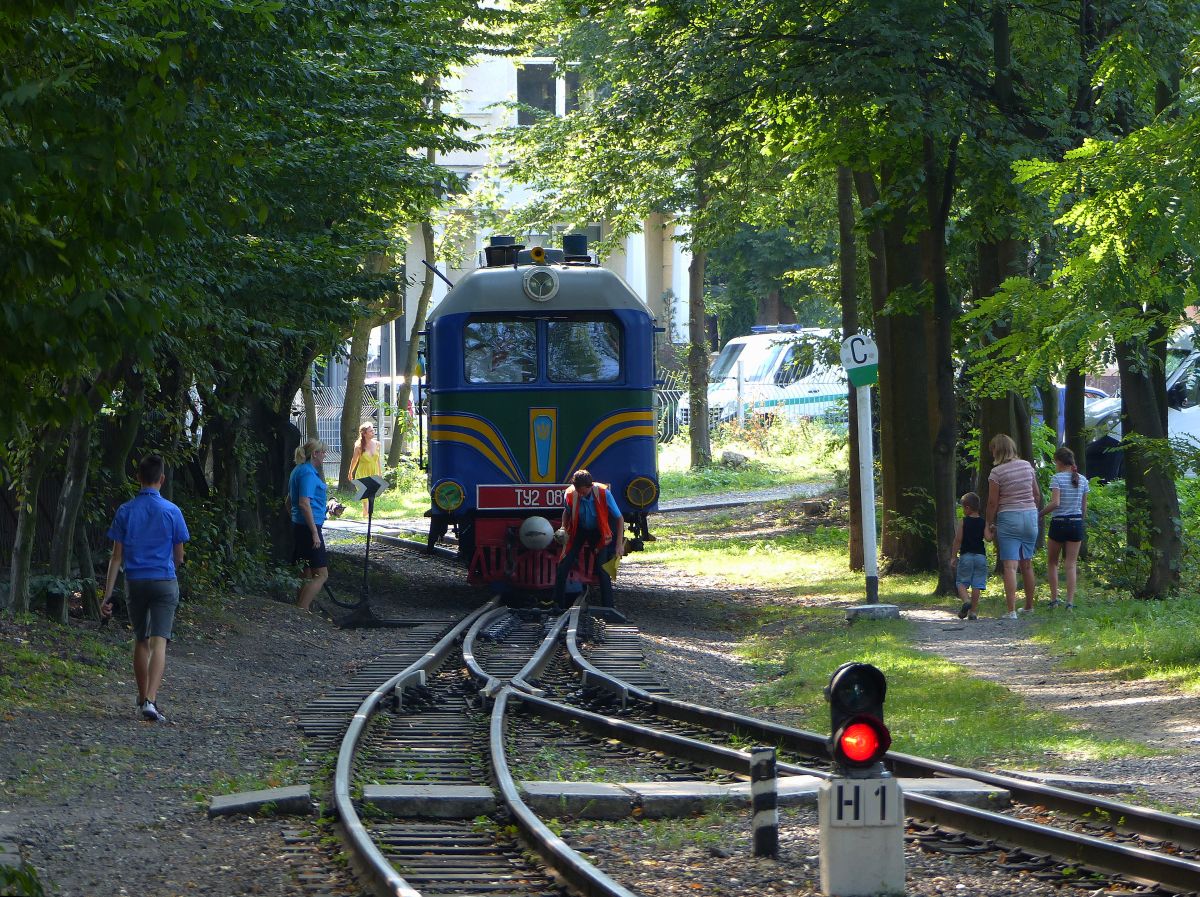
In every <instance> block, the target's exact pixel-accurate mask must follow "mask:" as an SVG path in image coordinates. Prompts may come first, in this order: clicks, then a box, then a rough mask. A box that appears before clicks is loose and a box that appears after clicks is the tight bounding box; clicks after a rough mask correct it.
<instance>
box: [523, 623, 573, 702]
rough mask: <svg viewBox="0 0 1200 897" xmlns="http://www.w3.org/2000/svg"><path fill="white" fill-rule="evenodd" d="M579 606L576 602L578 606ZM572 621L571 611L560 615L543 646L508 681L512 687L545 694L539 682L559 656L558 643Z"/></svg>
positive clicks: (536, 693)
mask: <svg viewBox="0 0 1200 897" xmlns="http://www.w3.org/2000/svg"><path fill="white" fill-rule="evenodd" d="M578 604H579V603H578V602H576V606H578ZM570 620H571V611H564V612H563V613H561V614H559V616H558V619H557V620H556V621H555V623H554V625H553V626H551V627H550V630H549V631H548V632H547V633H546V637H545V638H544V639H542V643H541V645H539V646H538V649H537V650H536V651H534V652H533V655H532V656H531V657H530V658H529V660H528V661H527V662H526V664H525V666H523V667H521V671H520V672H519V673H517V675H515V676H513V677H512V678H511V679H509V680H508V681H509V684H510V685H512V686H513V687H514V688H519V689H520V690H521V691H527V692H529V693H531V694H535V695H543V694H545V691H544V690H543V689H541V688H538V686H537V681H538V680H539V679H541V677H542V673H544V672H545V671H546V667H548V666H549V665H550V662H551V661H552V660H554V658H555V657H556V656H557V655H558V642H559V640H560V639H561V638H562V635H563V631H564V630H565V629H566V627H567V624H568V623H569V622H570Z"/></svg>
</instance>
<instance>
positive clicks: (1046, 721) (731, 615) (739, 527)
mask: <svg viewBox="0 0 1200 897" xmlns="http://www.w3.org/2000/svg"><path fill="white" fill-rule="evenodd" d="M740 513H741V516H740V517H739V516H737V515H733V516H729V517H726V516H724V515H715V516H713V517H711V518H710V519H708V520H706V521H705V522H704V523H702V524H696V525H684V524H679V523H672V522H670V521H668V522H667V523H666V524H665V525H663V526H661V527H659V528H658V536H659V540H658V541H657V542H654V543H651V544H649V545H648V546H647V552H646V554H645V555H644V556H643V557H645V559H646V560H647V561H649V562H651V563H661V564H664V565H668V566H671V567H674V568H680V569H683V570H686V571H688V572H692V573H702V574H706V575H710V576H719V577H720V578H721V579H723V580H724V581H726V582H729V583H731V584H733V585H735V586H754V587H756V588H757V589H764V588H765V589H770V590H772V592H773V594H772V595H771V597H769V598H767V599H766V600H765V601H764V600H763V599H761V597H760V598H759V599H758V600H757V601H756V602H754V603H751V602H743V603H741V604H740V605H739V606H738V607H737V608H736V609H731V610H729V611H727V612H726V614H725V616H726V619H731V620H734V621H736V624H737V625H739V626H741V627H743V629H744V631H745V637H744V639H743V641H742V644H741V649H740V650H741V652H742V654H743V656H745V657H746V658H747V659H749V660H750V661H751V662H752V663H754V664H756V665H757V666H758V668H759V673H760V675H759V677H758V678H759V679H760V681H763V682H765V684H764V685H762V686H760V687H758V688H757V689H755V690H754V692H753V693H752V694H751V696H750V697H751V700H753V701H755V702H757V703H758V704H760V705H766V706H774V707H779V708H786V709H789V710H794V711H797V712H798V715H799V718H800V720H801V724H802V725H804V726H805V727H807V728H810V729H813V730H816V731H825V730H827V729H828V726H829V709H828V705H827V704H826V703H825V700H824V697H823V695H822V689H823V688H824V686H825V684H826V683H827V682H828V679H829V676H830V674H831V673H832V672H833V671H834V670H835V669H836V668H837V667H838V666H839V665H840V664H842V663H844V662H846V661H850V660H856V661H863V662H867V663H873V664H875V665H876V666H878V667H879V668H880V669H882V670H883V671H884V672H885V673H886V674H887V676H888V701H887V721H888V724H889V726H890V727H891V729H892V733H893V738H894V739H895V746H896V749H898V750H901V751H907V752H911V753H915V754H921V755H924V756H932V757H941V758H945V759H947V760H951V761H953V762H956V763H960V764H964V765H966V764H973V763H977V762H980V761H983V760H987V761H989V762H993V763H999V764H1005V765H1023V764H1037V765H1044V764H1046V763H1047V762H1050V763H1053V761H1054V760H1056V759H1059V760H1065V759H1067V758H1071V759H1105V758H1111V757H1119V756H1141V755H1146V754H1147V753H1149V751H1148V749H1146V748H1144V747H1143V746H1141V745H1138V744H1135V743H1132V742H1128V741H1122V740H1114V739H1105V738H1101V737H1098V736H1095V735H1092V734H1089V733H1088V732H1086V731H1084V730H1083V729H1082V727H1080V726H1077V725H1075V724H1074V723H1073V722H1072V721H1070V720H1069V719H1068V718H1067V717H1065V716H1061V715H1057V714H1054V713H1049V712H1045V711H1041V710H1038V709H1037V708H1034V707H1032V706H1030V705H1028V704H1026V703H1025V701H1024V700H1022V699H1021V698H1020V697H1018V696H1016V695H1015V694H1014V693H1012V692H1010V691H1009V690H1008V689H1006V688H1004V687H1003V686H1001V685H999V684H996V683H992V682H988V681H984V680H981V679H977V678H975V677H974V676H973V675H972V674H971V673H970V672H969V671H968V670H966V669H964V668H963V667H961V666H958V665H955V664H953V663H950V662H948V661H946V660H944V659H942V658H940V657H936V656H933V655H929V654H926V653H923V652H920V651H918V650H916V649H915V648H914V647H913V633H912V627H911V624H909V623H908V622H906V621H905V620H903V619H901V620H893V621H875V622H863V623H859V624H856V625H855V626H847V625H846V622H845V617H844V609H843V608H844V605H845V604H847V603H850V602H856V601H860V600H861V599H862V596H863V592H864V584H863V577H862V574H858V573H851V572H850V571H849V570H848V569H847V567H848V565H847V560H846V548H845V545H846V539H847V536H846V531H845V529H844V528H842V527H838V526H811V525H810V526H808V527H807V528H803V529H801V528H798V527H797V523H798V521H797V520H796V519H794V518H791V517H789V516H788V515H789V513H790V512H788V511H787V509H786V506H785V505H777V506H772V507H770V508H767V509H765V510H760V511H758V512H757V513H756V514H755V516H754V517H751V518H747V517H746V515H745V512H740ZM739 531H740V533H739ZM714 532H715V533H721V535H719V536H711V535H707V534H708V533H714ZM934 585H935V580H934V578H933V577H932V576H930V575H921V576H898V575H893V576H885V577H883V579H882V580H881V581H880V597H881V599H882V600H883V601H886V602H890V603H893V604H899V605H902V606H903V605H909V606H925V605H928V604H929V603H930V597H929V596H930V595H931V594H932V593H933V590H934ZM946 602H947V604H950V603H951V601H950V599H946ZM1001 602H1002V598H999V597H993V598H991V599H989V604H988V605H986V606H985V612H987V610H988V609H990V608H991V607H992V605H994V607H995V610H996V611H998V610H999V606H1000V603H1001ZM955 603H956V602H955Z"/></svg>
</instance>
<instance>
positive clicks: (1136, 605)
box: [1034, 591, 1200, 691]
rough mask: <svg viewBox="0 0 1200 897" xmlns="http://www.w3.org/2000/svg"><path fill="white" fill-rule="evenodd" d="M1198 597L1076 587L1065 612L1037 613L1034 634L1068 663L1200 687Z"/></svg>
mask: <svg viewBox="0 0 1200 897" xmlns="http://www.w3.org/2000/svg"><path fill="white" fill-rule="evenodd" d="M1198 616H1200V598H1197V597H1195V596H1189V597H1186V598H1172V599H1170V600H1167V601H1138V600H1135V599H1132V598H1127V597H1119V596H1118V595H1115V594H1113V593H1103V592H1101V593H1099V594H1093V593H1091V592H1087V593H1084V592H1082V591H1081V593H1080V596H1079V598H1078V601H1077V603H1076V606H1075V609H1074V610H1073V611H1071V612H1070V613H1066V612H1062V613H1054V614H1039V615H1038V617H1037V623H1038V628H1037V632H1036V634H1035V635H1034V639H1035V640H1036V641H1038V642H1040V643H1041V644H1043V645H1045V646H1046V648H1047V649H1048V650H1049V651H1050V652H1051V653H1053V654H1055V655H1056V656H1057V657H1059V658H1060V660H1061V663H1062V665H1063V666H1065V667H1066V668H1068V669H1073V670H1096V669H1100V670H1112V671H1114V672H1116V673H1119V674H1120V675H1121V676H1122V677H1123V678H1125V679H1156V680H1162V681H1166V682H1170V683H1171V684H1173V685H1176V686H1178V687H1180V688H1185V689H1189V690H1193V691H1196V690H1200V642H1197V640H1196V636H1195V623H1196V619H1197V617H1198Z"/></svg>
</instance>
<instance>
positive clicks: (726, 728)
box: [556, 611, 1200, 893]
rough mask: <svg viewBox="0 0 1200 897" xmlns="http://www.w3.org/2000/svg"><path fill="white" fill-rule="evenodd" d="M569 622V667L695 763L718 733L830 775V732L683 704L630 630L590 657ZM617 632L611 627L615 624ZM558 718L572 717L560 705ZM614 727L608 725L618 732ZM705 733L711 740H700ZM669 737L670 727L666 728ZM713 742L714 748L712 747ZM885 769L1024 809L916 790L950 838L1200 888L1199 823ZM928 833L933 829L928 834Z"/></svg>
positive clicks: (1015, 784)
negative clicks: (641, 664) (654, 671)
mask: <svg viewBox="0 0 1200 897" xmlns="http://www.w3.org/2000/svg"><path fill="white" fill-rule="evenodd" d="M573 616H574V622H573V623H572V625H569V626H568V628H567V649H568V651H569V653H570V656H571V663H572V665H573V666H574V667H575V668H576V669H578V670H579V671H580V673H581V675H582V677H583V681H584V682H586V683H587V684H588V686H589V688H591V689H594V690H601V691H605V692H607V693H608V694H609V695H610V696H611V698H612V700H613V701H614V703H616V704H619V705H620V706H621V707H622V708H623V709H624V710H625V711H626V712H627V713H628V714H630V715H640V716H641V717H642V718H644V719H649V720H667V721H670V722H671V723H673V724H684V725H686V726H687V727H688V729H689V732H688V734H687V735H677V736H674V737H675V738H679V739H684V740H683V741H681V742H678V745H679V747H678V749H680V750H686V751H687V752H688V755H689V756H691V757H692V758H693V759H695V760H697V762H706V760H705V757H706V755H705V749H704V748H703V747H702V746H701V745H703V744H712V743H713V741H712V740H715V739H718V738H719V737H720V736H721V735H737V736H740V737H742V738H752V739H754V740H755V741H757V742H760V743H763V744H771V745H775V746H777V747H778V748H779V749H780V750H781V752H782V753H784V755H785V756H792V757H800V758H804V760H805V761H806V763H805V765H800V764H797V763H795V762H782V763H780V764H779V765H778V769H779V772H780V774H785V775H814V776H817V777H827V776H829V775H830V772H829V771H828V762H827V760H826V757H827V746H826V739H825V737H824V736H821V735H818V734H816V733H813V732H806V731H804V730H801V729H795V728H792V727H789V726H783V725H780V724H777V723H773V722H770V721H766V720H760V719H756V718H754V717H749V716H745V715H742V714H736V713H731V712H729V711H725V710H720V709H716V708H711V707H703V706H700V705H696V704H691V703H688V702H685V701H679V700H676V699H673V698H670V697H668V696H667V695H665V694H663V693H662V691H661V689H660V688H649V687H646V684H645V683H646V674H645V672H644V670H641V669H639V668H638V666H637V663H636V660H635V657H634V655H635V650H634V649H633V647H632V646H631V644H630V638H631V636H630V633H629V632H628V631H626V630H625V629H623V628H616V631H615V632H614V633H613V637H614V639H615V641H616V642H617V645H616V646H615V650H614V649H613V648H607V649H605V648H602V649H601V650H600V651H598V652H595V653H596V662H593V660H592V658H591V657H589V656H588V655H587V654H585V651H584V649H583V646H582V643H581V640H580V638H579V624H578V620H579V616H578V611H576V612H575V613H574V614H573ZM609 628H611V627H609ZM556 716H557V718H558V719H559V721H563V720H565V719H566V718H567V716H568V715H567V714H566V713H564V712H562V711H556ZM578 720H579V722H581V723H583V724H586V725H588V726H589V727H590V728H592V730H593V731H596V732H598V733H600V734H604V733H605V732H606V724H605V723H603V722H602V721H603V720H604V717H603V716H601V715H599V714H593V715H591V716H588V717H582V716H581V717H579V718H578ZM616 728H617V727H613V728H612V729H609V730H608V731H609V734H613V735H615V731H616ZM642 729H644V730H645V731H642V732H639V733H638V737H640V738H641V739H643V742H644V743H645V744H646V745H647V746H653V747H654V748H655V749H662V750H667V749H669V747H668V745H669V744H670V743H671V741H670V739H666V740H663V741H657V740H655V738H654V737H653V736H652V734H651V733H652V732H653V731H654V730H653V729H651V728H650V727H649V726H643V727H642ZM706 730H707V732H708V733H710V734H709V736H708V737H709V738H710V739H712V740H709V741H702V740H701V738H703V737H704V736H703V734H702V733H704V732H705V731H706ZM663 734H664V735H665V734H666V733H663ZM714 747H717V746H716V745H714ZM725 750H728V749H727V748H719V750H717V751H715V752H714V753H713V754H711V755H709V756H708V760H707V762H712V763H713V764H714V765H716V764H719V763H720V762H722V761H723V760H724V759H726V754H725V753H724V751H725ZM885 765H886V766H887V767H888V769H889V770H890V771H891V772H892V773H893V774H894V775H896V776H909V777H918V778H937V777H942V778H959V779H968V780H971V781H975V782H978V783H980V784H982V785H986V786H990V787H994V788H997V789H1003V790H1004V791H1007V792H1008V793H1009V794H1010V795H1011V798H1012V800H1013V802H1014V803H1015V804H1016V805H1018V808H1019V810H1020V811H1022V815H1021V816H1018V815H1013V814H1005V813H998V812H994V811H990V810H985V809H979V808H975V807H970V806H966V805H964V804H961V803H957V802H954V801H950V800H945V799H942V798H938V797H934V796H931V795H924V794H917V793H914V792H912V791H909V792H907V793H906V794H905V807H906V810H907V812H908V814H909V815H910V816H913V817H916V818H918V819H921V820H923V821H925V822H927V823H931V824H933V825H934V826H937V827H939V828H941V829H948V830H950V833H949V839H950V840H954V839H956V838H957V836H958V834H959V833H961V834H965V835H969V836H971V837H973V838H975V839H978V840H979V841H981V842H990V843H997V844H1003V845H1008V846H1011V847H1015V848H1018V849H1022V850H1025V851H1028V852H1030V853H1031V854H1032V855H1035V856H1047V855H1048V856H1050V857H1054V858H1057V859H1059V860H1061V861H1063V862H1065V863H1070V864H1080V865H1084V866H1088V867H1090V868H1094V869H1096V870H1099V871H1103V872H1105V873H1109V874H1116V875H1120V876H1124V877H1128V878H1129V879H1131V880H1133V881H1135V882H1137V883H1139V884H1144V885H1151V886H1156V885H1157V886H1164V887H1166V888H1168V889H1170V890H1171V892H1174V893H1195V892H1200V820H1196V819H1191V818H1188V817H1182V816H1177V815H1173V814H1170V813H1163V812H1161V811H1159V810H1154V809H1150V808H1145V807H1138V806H1134V805H1132V804H1127V803H1123V802H1120V801H1113V800H1108V799H1105V798H1099V797H1097V796H1095V795H1090V794H1086V793H1082V792H1077V791H1071V790H1068V789H1064V788H1057V787H1054V786H1050V785H1043V784H1040V783H1036V782H1030V781H1027V780H1024V779H1020V778H1017V777H1014V776H1006V775H1001V774H996V773H989V772H983V771H980V770H974V769H967V768H964V767H959V766H955V765H953V764H949V763H943V762H941V761H936V760H928V759H925V758H922V757H916V756H913V755H909V754H903V753H900V752H894V751H893V752H889V753H888V755H887V757H886V759H885ZM1046 811H1049V812H1050V813H1053V814H1055V815H1058V816H1061V817H1063V818H1064V823H1063V824H1062V825H1048V824H1044V823H1038V822H1033V821H1030V818H1028V817H1030V816H1035V815H1037V816H1041V815H1045V813H1046ZM927 831H929V830H927Z"/></svg>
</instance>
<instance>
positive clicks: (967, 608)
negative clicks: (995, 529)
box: [958, 601, 971, 620]
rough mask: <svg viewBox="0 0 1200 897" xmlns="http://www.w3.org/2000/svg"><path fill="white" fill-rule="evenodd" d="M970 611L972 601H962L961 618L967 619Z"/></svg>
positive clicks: (959, 612)
mask: <svg viewBox="0 0 1200 897" xmlns="http://www.w3.org/2000/svg"><path fill="white" fill-rule="evenodd" d="M970 612H971V602H970V601H964V602H963V603H962V607H960V608H959V609H958V618H959V619H960V620H965V619H966V618H967V614H969V613H970Z"/></svg>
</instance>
